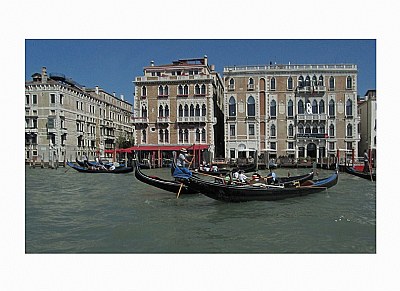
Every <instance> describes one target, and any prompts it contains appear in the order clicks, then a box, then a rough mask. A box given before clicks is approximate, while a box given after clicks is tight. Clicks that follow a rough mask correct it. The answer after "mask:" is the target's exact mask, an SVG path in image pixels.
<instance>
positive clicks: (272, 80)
mask: <svg viewBox="0 0 400 291" xmlns="http://www.w3.org/2000/svg"><path fill="white" fill-rule="evenodd" d="M275 89H276V80H275V77H272V78H271V90H275Z"/></svg>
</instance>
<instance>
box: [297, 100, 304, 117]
mask: <svg viewBox="0 0 400 291" xmlns="http://www.w3.org/2000/svg"><path fill="white" fill-rule="evenodd" d="M297 113H298V114H304V102H303V100H299V102H297Z"/></svg>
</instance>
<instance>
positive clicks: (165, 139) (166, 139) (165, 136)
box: [164, 129, 169, 142]
mask: <svg viewBox="0 0 400 291" xmlns="http://www.w3.org/2000/svg"><path fill="white" fill-rule="evenodd" d="M164 141H165V142H169V131H168V129H166V130H165V131H164Z"/></svg>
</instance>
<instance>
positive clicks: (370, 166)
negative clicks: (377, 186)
mask: <svg viewBox="0 0 400 291" xmlns="http://www.w3.org/2000/svg"><path fill="white" fill-rule="evenodd" d="M368 166H369V174H370V176H371V181H374V180H373V179H372V165H371V163H370V162H369V159H368Z"/></svg>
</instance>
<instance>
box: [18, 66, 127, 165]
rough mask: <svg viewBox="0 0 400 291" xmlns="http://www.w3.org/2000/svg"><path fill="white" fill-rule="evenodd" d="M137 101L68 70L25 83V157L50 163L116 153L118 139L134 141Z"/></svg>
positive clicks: (44, 69)
mask: <svg viewBox="0 0 400 291" xmlns="http://www.w3.org/2000/svg"><path fill="white" fill-rule="evenodd" d="M131 115H132V104H130V103H128V102H126V101H124V100H123V96H121V98H117V97H116V96H115V94H109V93H107V92H105V91H104V90H103V89H101V88H99V87H97V86H96V87H95V88H93V89H88V88H85V87H84V86H81V85H79V84H78V83H77V82H75V81H73V80H72V79H69V78H66V77H65V76H64V75H63V74H49V75H48V74H47V70H46V68H45V67H43V68H42V72H41V73H35V74H33V75H32V80H31V81H26V82H25V159H26V160H27V161H38V162H41V161H42V162H44V163H53V162H64V161H66V160H70V161H71V160H72V161H73V160H75V158H76V157H78V158H80V157H81V156H82V155H83V154H86V155H87V156H88V158H89V159H94V157H96V156H102V157H103V156H107V152H108V153H109V154H108V155H109V156H110V155H111V154H112V152H113V150H114V149H115V147H116V145H117V143H118V139H119V138H121V139H123V140H131V141H133V127H132V124H131Z"/></svg>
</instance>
